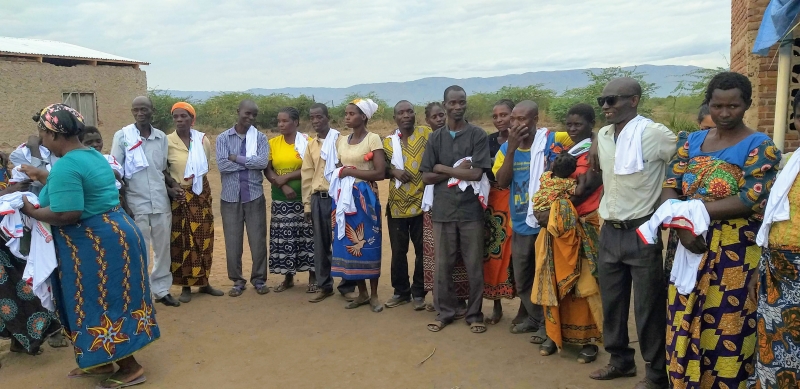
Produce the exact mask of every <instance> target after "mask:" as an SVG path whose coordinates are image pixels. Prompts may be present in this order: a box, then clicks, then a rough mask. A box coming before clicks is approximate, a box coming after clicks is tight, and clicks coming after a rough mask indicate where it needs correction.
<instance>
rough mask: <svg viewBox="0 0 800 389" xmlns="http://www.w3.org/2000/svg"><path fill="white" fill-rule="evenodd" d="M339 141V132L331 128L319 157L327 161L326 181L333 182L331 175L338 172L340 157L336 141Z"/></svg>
mask: <svg viewBox="0 0 800 389" xmlns="http://www.w3.org/2000/svg"><path fill="white" fill-rule="evenodd" d="M337 139H339V131H336V130H334V129H333V128H331V129H330V130H328V136H326V137H325V140H324V141H323V142H322V148H321V149H320V151H319V156H320V157H322V159H323V160H324V161H325V170H324V171H323V173H324V175H325V179H326V180H328V182H331V175H332V174H333V171H334V170H336V165H337V164H338V163H339V157H338V156H337V155H336V140H337Z"/></svg>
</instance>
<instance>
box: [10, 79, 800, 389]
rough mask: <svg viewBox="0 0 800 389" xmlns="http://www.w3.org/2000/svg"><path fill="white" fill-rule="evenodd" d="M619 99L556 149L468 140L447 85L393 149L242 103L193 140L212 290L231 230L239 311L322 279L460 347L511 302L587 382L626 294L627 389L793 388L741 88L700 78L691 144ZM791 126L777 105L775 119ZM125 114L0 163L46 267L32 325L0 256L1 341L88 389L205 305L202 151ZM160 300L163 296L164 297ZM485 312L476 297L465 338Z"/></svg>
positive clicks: (795, 263)
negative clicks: (384, 289) (382, 284)
mask: <svg viewBox="0 0 800 389" xmlns="http://www.w3.org/2000/svg"><path fill="white" fill-rule="evenodd" d="M641 95H642V91H641V86H640V85H639V83H638V82H637V81H636V80H633V79H630V78H621V79H616V80H613V81H611V82H610V83H609V84H608V85H607V86H606V87H605V88H604V90H603V92H602V95H601V96H600V97H599V98H598V101H597V103H598V104H599V105H600V106H601V107H602V111H603V114H604V116H605V119H606V121H607V122H608V125H606V126H605V127H602V128H601V129H600V130H599V131H598V132H594V131H593V128H594V126H595V124H596V118H595V113H594V109H593V108H592V107H591V106H589V105H587V104H577V105H575V106H573V107H572V108H571V109H570V110H569V112H568V114H567V116H566V122H565V129H566V130H565V131H562V132H557V131H552V130H549V129H547V128H539V126H538V120H539V108H538V106H537V104H536V103H535V102H533V101H521V102H517V103H516V104H515V103H514V102H512V101H508V100H501V101H499V102H497V104H496V105H495V107H494V109H493V115H492V117H493V123H494V125H495V127H496V129H497V132H496V133H493V134H492V135H487V133H486V131H484V130H483V129H481V128H480V127H477V126H475V125H474V124H472V123H469V122H468V121H467V120H466V119H465V115H466V111H467V94H466V92H465V91H464V89H463V88H461V87H458V86H452V87H449V88H447V90H445V92H444V96H443V102H442V103H432V104H429V105H428V106H427V107H426V108H425V122H426V124H427V126H420V125H417V119H416V115H415V112H414V106H413V105H412V104H411V103H409V102H408V101H400V102H399V103H397V104H396V105H395V107H394V120H395V122H396V124H397V129H396V130H395V131H394V132H393V133H392V134H391V135H389V136H387V137H386V138H385V139H381V137H380V136H378V135H377V134H374V133H372V132H370V131H368V129H367V125H368V123H369V120H370V119H371V118H372V116H373V114H375V112H376V111H377V110H378V105H377V104H376V103H374V102H373V101H372V100H369V99H357V100H355V101H353V102H352V103H350V104H348V105H347V106H346V109H345V118H344V121H345V125H346V126H347V127H348V128H349V129H350V130H351V132H350V133H349V134H344V133H340V132H339V131H337V130H335V129H332V128H330V122H329V116H328V109H327V107H326V106H325V105H323V104H314V105H313V106H311V108H310V109H309V112H308V114H309V117H310V121H311V125H312V127H313V129H314V132H315V136H313V137H309V136H307V135H304V134H302V133H299V132H298V131H297V128H298V126H299V119H300V113H299V112H298V111H297V110H296V109H294V108H291V107H288V108H284V109H282V110H281V111H280V112H279V114H278V117H277V121H278V128H279V130H280V135H279V136H277V137H274V138H272V139H268V138H267V137H266V135H264V134H263V133H261V132H260V131H258V130H257V129H256V128H255V127H254V126H253V123H254V121H255V119H256V117H257V115H258V107H257V105H256V104H255V103H254V102H253V101H250V100H244V101H242V102H241V103H240V105H239V107H238V110H237V116H238V119H237V123H236V124H235V125H234V126H233V127H232V128H230V129H229V130H227V131H225V132H223V133H222V134H220V135H219V136H218V137H217V140H216V159H217V160H216V162H217V167H218V168H219V171H220V173H221V180H222V192H221V193H220V201H221V203H220V209H221V214H222V219H223V220H222V221H223V234H224V239H225V246H226V259H227V269H228V278H229V279H230V280H231V281H232V282H233V287H232V288H231V289H230V291H229V292H228V294H229V296H232V297H237V296H240V295H241V294H242V293H243V292H244V291H245V290H246V286H247V280H246V279H245V278H244V275H243V273H242V254H243V243H244V241H243V236H244V231H245V228H246V230H247V235H248V240H249V246H250V252H251V255H252V270H251V272H250V283H251V284H252V285H253V287H254V288H255V290H256V292H257V293H259V294H266V293H269V292H270V288H269V287H267V285H266V279H267V271H268V270H269V272H270V273H273V274H280V275H282V276H283V279H282V280H281V282H280V283H279V284H278V286H277V287H276V288H275V289H274V290H273V291H274V292H283V291H285V290H287V289H289V288H292V287H294V286H295V277H296V275H297V273H298V272H306V271H307V272H309V279H308V287H307V289H306V292H308V293H312V294H313V296H311V297H310V299H309V301H310V302H313V303H319V302H322V301H324V300H325V299H327V298H329V297H331V296H333V295H334V277H337V278H341V279H342V281H341V282H340V283H339V284H338V287H337V289H338V291H339V292H340V293H341V294H342V295H344V296H345V298H346V299H347V300H348V304H347V305H346V306H345V307H346V308H348V309H354V308H358V307H360V306H364V305H369V306H370V308H371V310H372V311H374V312H381V311H382V310H383V309H384V308H395V307H399V306H401V305H404V304H408V303H410V304H412V307H413V309H414V310H416V311H425V310H427V311H435V312H436V318H435V320H434V321H432V322H430V323H428V325H427V328H428V330H430V331H432V332H439V331H441V330H443V329H444V328H445V327H447V326H448V325H450V324H451V323H453V322H454V321H455V320H461V319H464V320H465V321H466V322H467V323H468V324H469V328H470V331H471V332H472V333H483V332H486V330H487V324H497V323H499V322H500V320H501V318H502V315H503V310H502V305H501V304H500V302H499V301H500V299H502V298H515V297H520V299H521V304H520V306H519V310H518V312H517V314H516V317H515V318H514V319H513V320H512V325H511V327H510V332H511V333H513V334H529V335H530V342H531V343H534V344H538V345H539V346H538V347H539V352H540V354H541V355H544V356H547V355H552V354H554V353H556V352H557V351H559V350H561V349H562V348H563V347H564V345H565V344H575V345H579V346H581V349H580V351H579V353H578V356H577V361H578V362H579V363H590V362H593V361H595V360H596V359H597V356H598V343H600V342H602V344H603V345H604V347H605V350H606V351H607V352H608V353H609V354H610V361H609V363H608V365H607V366H605V367H603V368H600V369H598V370H596V371H595V372H593V373H592V374H591V378H592V379H596V380H610V379H616V378H619V377H631V376H635V375H636V366H635V363H634V353H635V350H634V349H633V348H632V347H630V343H631V342H630V339H629V337H628V313H629V309H630V301H631V294H633V297H634V307H633V312H634V315H635V319H636V332H637V335H638V339H639V346H640V350H641V352H642V356H643V358H644V360H645V361H646V362H647V366H646V375H645V378H644V380H642V381H641V382H639V383H638V384H636V386H635V387H636V388H666V387H669V386H671V387H675V388H723V387H729V388H732V387H739V388H741V387H747V385H748V384H749V385H752V386H755V387H758V388H794V387H797V385H798V382H800V379H798V377H797V375H798V373H800V365H798V359H797V356H798V350H799V349H798V347H799V346H798V344H799V343H800V335H798V334H800V319H798V318H800V298H798V296H797V290H798V286H800V284H798V280H800V260H798V255H797V253H798V252H800V249H798V247H797V244H795V243H793V242H795V240H797V239H800V236H797V234H798V233H797V232H796V231H798V229H797V228H796V226H795V225H794V224H795V222H794V221H793V220H794V218H792V213H793V212H794V211H795V209H796V208H797V203H798V201H800V198H797V197H798V194H800V189H798V188H800V184H798V182H800V180H797V176H798V173H800V157H795V156H793V157H792V158H791V159H790V160H789V162H788V163H786V164H785V165H786V166H785V167H784V169H783V171H782V172H781V174H780V175H778V166H779V164H780V161H781V153H780V151H779V150H778V148H777V147H775V145H774V144H773V143H772V141H771V140H770V139H769V138H768V137H767V136H766V135H764V134H762V133H758V132H756V131H753V130H752V129H749V128H748V127H747V126H746V125H745V124H744V122H743V117H744V113H745V111H746V110H747V109H748V108H749V107H750V104H751V86H750V83H749V81H748V80H747V78H746V77H744V76H742V75H740V74H736V73H730V72H726V73H721V74H719V75H717V76H716V77H714V79H713V80H712V81H711V82H710V84H709V85H708V89H707V92H706V96H705V104H704V107H703V110H702V111H701V117H699V118H698V119H699V120H698V122H699V123H700V124H701V126H702V127H703V128H702V129H701V130H699V131H696V132H693V133H691V134H685V133H681V134H679V135H677V136H676V135H675V134H674V133H673V132H672V131H671V130H669V129H668V128H667V127H665V126H664V125H662V124H659V123H655V122H653V121H652V120H650V119H647V118H645V117H643V116H640V115H639V114H638V106H639V102H640V98H641ZM798 107H800V98H798V99H797V100H796V101H795V104H794V108H795V118H798V117H800V115H798V114H800V112H798ZM132 113H133V116H134V119H135V123H134V124H131V125H130V126H127V127H125V128H123V129H122V130H120V131H118V132H117V133H116V134H115V136H114V139H113V144H112V147H111V154H110V155H105V156H104V155H102V154H100V150H102V137H101V136H100V134H99V132H97V131H96V130H94V131H92V129H87V128H86V127H85V126H84V125H83V120H82V117H81V115H80V113H78V112H77V111H75V110H73V109H72V108H69V107H67V106H65V105H63V104H54V105H51V106H48V107H46V108H45V109H43V110H41V111H40V112H39V113H37V115H35V117H34V120H36V122H37V124H38V128H39V134H38V137H37V138H32V139H30V140H29V141H28V142H27V144H24V145H22V146H20V148H18V149H17V150H16V151H15V152H14V153H12V156H11V160H12V162H13V163H14V164H15V165H18V166H20V168H19V171H20V172H21V173H24V174H26V175H27V176H28V177H29V178H30V181H23V182H14V183H11V185H8V186H7V187H6V188H5V189H3V192H0V195H4V194H9V193H13V192H16V191H29V190H33V191H36V193H37V194H38V199H39V205H38V206H37V205H34V204H33V203H31V202H30V201H28V200H24V206H23V207H22V208H21V209H20V212H22V213H23V214H25V215H28V216H29V217H31V218H33V219H36V220H38V221H41V222H44V223H47V224H48V225H49V226H51V228H52V237H53V241H54V243H55V250H56V255H57V258H58V268H57V270H56V271H55V272H53V275H52V277H51V280H52V289H53V296H54V300H55V306H56V312H55V313H51V312H49V311H47V310H46V309H44V308H43V307H42V304H41V303H39V302H38V300H37V299H36V298H35V296H33V292H32V290H31V287H30V285H28V284H27V283H26V280H24V279H22V275H21V273H22V271H21V269H22V268H24V261H22V260H20V259H18V258H16V257H14V256H13V255H12V254H11V253H10V252H9V251H8V250H7V249H6V248H5V247H2V248H1V250H0V319H2V321H0V335H2V336H4V337H11V338H12V339H13V340H12V342H13V344H12V351H18V352H28V353H32V354H35V353H37V351H38V349H39V347H40V345H41V344H42V342H43V341H44V340H45V339H47V338H48V337H51V336H52V335H54V334H56V333H57V332H58V330H59V328H61V327H62V326H63V328H64V333H65V334H66V337H67V339H69V341H70V342H71V343H72V345H73V347H74V350H75V356H76V361H77V363H78V366H79V368H77V369H75V370H73V371H72V372H70V373H69V374H70V377H97V376H100V377H103V378H106V379H105V380H104V381H102V382H101V383H100V386H101V387H110V388H113V387H123V386H128V385H131V384H137V383H142V382H144V380H145V376H144V370H143V368H142V367H141V365H139V364H138V362H137V361H136V360H135V359H134V358H133V356H132V354H133V353H134V352H135V351H138V350H139V349H141V348H142V347H145V346H146V345H148V344H149V343H151V342H152V341H154V340H156V339H157V338H158V337H159V329H158V325H157V324H156V321H155V313H154V312H155V310H154V307H153V300H155V301H156V302H159V303H163V304H165V305H167V306H176V307H177V306H179V305H180V304H181V303H188V302H190V301H191V299H192V289H191V288H192V287H199V292H201V293H206V294H209V295H212V296H222V295H223V294H224V293H223V292H222V291H220V290H218V289H215V288H213V287H212V286H211V285H210V283H209V273H210V270H211V261H212V253H213V247H214V220H213V211H212V194H211V190H210V186H209V183H208V179H207V177H206V175H207V173H208V170H209V161H210V158H212V157H211V143H210V141H209V139H208V138H207V137H206V136H205V134H203V133H201V132H199V131H197V130H195V129H194V128H193V124H194V122H195V120H196V116H197V114H196V112H195V110H194V108H193V107H192V106H191V105H190V104H188V103H178V104H175V106H174V107H173V108H172V116H173V120H174V122H175V125H176V131H175V132H174V133H172V134H170V135H166V134H164V133H163V132H161V131H160V130H158V129H155V128H153V127H152V125H151V120H152V114H153V106H152V103H151V101H150V100H149V99H147V98H146V97H138V98H136V99H135V100H134V101H133V106H132ZM795 120H796V121H797V122H798V123H797V124H800V119H795ZM87 146H88V147H87ZM56 160H57V161H58V163H57V164H56V163H55V162H56ZM2 162H6V161H5V160H3V161H2ZM105 165H109V166H110V169H105V168H101V167H103V166H105ZM3 166H5V164H4V165H3ZM5 176H6V177H8V174H6V175H5ZM776 176H777V179H776ZM264 178H266V179H267V180H268V181H269V182H270V184H271V196H272V201H271V212H270V215H271V218H270V221H269V224H268V223H267V212H266V199H265V197H264V196H265V194H264V189H263V179H264ZM384 179H389V194H388V203H387V204H386V207H385V216H386V218H387V227H388V229H389V231H388V235H389V242H390V244H391V253H392V258H391V285H392V289H393V294H392V296H391V297H390V298H389V299H388V300H386V301H385V303H384V302H382V301H381V300H380V298H379V297H378V280H379V277H380V274H381V246H382V221H381V217H382V216H383V212H382V205H381V203H380V201H379V200H378V189H377V185H376V183H377V182H378V181H381V180H384ZM601 223H602V224H603V228H602V229H601V228H600V226H601ZM268 225H269V227H268ZM662 228H667V229H669V234H668V238H667V245H666V248H667V256H666V258H664V256H663V253H662V250H663V247H664V246H663V243H662V239H661V234H660V230H661V229H662ZM267 229H269V233H268V232H267ZM268 234H269V238H267V235H268ZM267 239H269V246H267ZM410 245H413V247H414V253H415V259H414V261H413V266H414V269H413V271H412V273H411V277H410V278H409V261H408V258H407V254H408V251H409V246H410ZM268 247H269V249H268ZM151 251H152V253H153V259H152V271H151V272H150V274H149V276H148V275H147V267H148V263H150V261H149V259H148V258H149V253H150V252H151ZM111 258H113V259H114V260H110V259H111ZM120 258H121V260H119V259H120ZM367 280H369V288H367ZM171 285H180V286H181V287H182V291H181V295H180V296H179V298H178V299H175V298H173V297H172V296H171V295H170V293H169V289H170V286H171ZM428 292H432V294H433V299H432V304H428V303H426V295H427V293H428ZM484 299H488V300H493V301H494V308H493V310H492V314H491V316H489V318H488V319H485V318H484V315H483V313H482V305H483V300H484ZM31 323H33V324H31ZM54 339H56V340H57V338H54ZM58 343H61V342H59V341H56V342H55V345H59V344H58ZM64 343H65V342H64ZM51 344H53V343H51ZM112 363H116V364H117V365H118V366H119V369H118V370H117V371H116V372H115V368H114V366H113V365H112Z"/></svg>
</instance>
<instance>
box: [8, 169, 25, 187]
mask: <svg viewBox="0 0 800 389" xmlns="http://www.w3.org/2000/svg"><path fill="white" fill-rule="evenodd" d="M20 168H21V166H14V168H13V169H11V178H10V179H9V180H8V183H9V184H16V183H17V182H22V181H27V180H30V179H31V178H30V177H28V175H27V174H25V173H23V172H22V170H21V169H20Z"/></svg>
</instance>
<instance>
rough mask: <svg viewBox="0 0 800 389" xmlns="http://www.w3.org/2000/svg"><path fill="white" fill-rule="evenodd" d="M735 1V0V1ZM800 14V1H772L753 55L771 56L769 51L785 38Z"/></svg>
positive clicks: (760, 29) (759, 32) (757, 37)
mask: <svg viewBox="0 0 800 389" xmlns="http://www.w3.org/2000/svg"><path fill="white" fill-rule="evenodd" d="M734 1H735V0H734ZM798 13H800V0H772V1H770V2H769V5H768V6H767V9H766V10H765V11H764V18H763V19H762V20H761V27H759V28H758V35H757V36H756V43H755V45H753V53H755V54H758V55H767V54H769V49H770V47H772V45H774V44H775V43H777V42H778V41H779V40H780V39H781V38H783V36H784V35H786V33H788V32H789V29H791V28H792V27H793V26H794V25H793V24H792V23H794V21H795V18H797V14H798Z"/></svg>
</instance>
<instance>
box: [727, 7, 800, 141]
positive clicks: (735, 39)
mask: <svg viewBox="0 0 800 389" xmlns="http://www.w3.org/2000/svg"><path fill="white" fill-rule="evenodd" d="M767 5H769V0H732V1H731V70H732V71H734V72H738V73H742V74H744V75H746V76H747V77H748V78H749V79H750V81H751V82H752V83H753V107H752V108H750V110H749V111H748V112H747V114H746V115H745V123H747V125H748V126H750V127H752V128H757V129H758V131H761V132H765V133H768V134H770V135H772V133H773V126H774V122H775V92H776V89H777V84H778V45H777V44H776V45H775V46H774V47H773V48H772V49H771V50H770V53H769V55H768V56H766V57H761V56H757V55H755V54H752V50H753V44H754V43H755V39H756V35H757V34H758V28H759V27H760V25H761V19H762V17H763V16H764V11H765V10H766V8H767ZM798 36H799V35H798V34H797V33H796V32H795V35H794V38H795V39H794V45H793V46H794V47H793V54H794V55H793V56H792V76H791V78H790V85H789V90H790V91H791V95H792V96H795V95H796V94H797V92H798V89H800V82H799V81H798V80H800V48H798V46H800V39H798ZM791 103H792V99H789V105H791ZM791 111H792V110H791V108H790V109H789V115H792V112H791ZM792 120H793V117H792V116H790V118H789V130H788V131H787V132H786V143H785V150H786V151H793V150H795V149H797V148H798V147H800V138H798V132H797V131H796V130H795V128H794V124H793V123H792Z"/></svg>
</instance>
